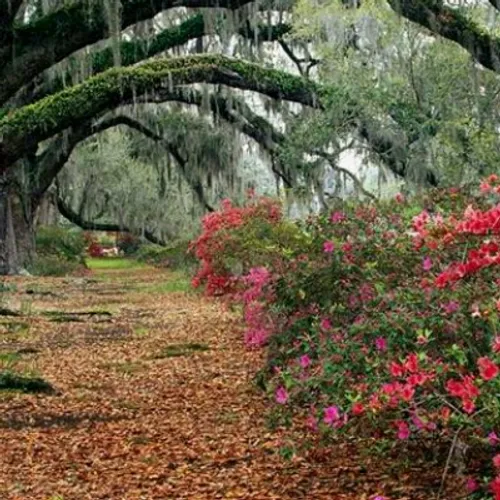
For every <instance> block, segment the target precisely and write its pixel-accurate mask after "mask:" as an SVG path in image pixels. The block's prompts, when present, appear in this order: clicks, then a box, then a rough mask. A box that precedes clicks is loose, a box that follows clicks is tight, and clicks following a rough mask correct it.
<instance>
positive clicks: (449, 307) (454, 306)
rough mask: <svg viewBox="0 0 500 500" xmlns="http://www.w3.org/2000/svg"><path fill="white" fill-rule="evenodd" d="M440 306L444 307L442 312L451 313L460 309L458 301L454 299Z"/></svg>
mask: <svg viewBox="0 0 500 500" xmlns="http://www.w3.org/2000/svg"><path fill="white" fill-rule="evenodd" d="M441 307H442V308H443V309H444V312H445V313H446V314H453V313H454V312H457V311H458V310H459V309H460V302H458V301H456V300H450V301H449V302H448V303H446V304H442V305H441Z"/></svg>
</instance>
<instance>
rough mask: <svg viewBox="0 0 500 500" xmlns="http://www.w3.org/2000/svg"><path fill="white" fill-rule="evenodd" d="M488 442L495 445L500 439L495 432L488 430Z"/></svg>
mask: <svg viewBox="0 0 500 500" xmlns="http://www.w3.org/2000/svg"><path fill="white" fill-rule="evenodd" d="M488 442H489V443H490V444H491V446H496V445H497V444H498V443H500V439H499V438H498V436H497V433H496V432H493V431H492V432H490V433H489V434H488Z"/></svg>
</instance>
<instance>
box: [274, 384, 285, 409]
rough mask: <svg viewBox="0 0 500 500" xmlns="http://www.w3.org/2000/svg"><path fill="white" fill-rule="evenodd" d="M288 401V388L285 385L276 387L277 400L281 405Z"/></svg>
mask: <svg viewBox="0 0 500 500" xmlns="http://www.w3.org/2000/svg"><path fill="white" fill-rule="evenodd" d="M287 401H288V392H286V389H285V388H284V387H283V386H280V387H278V389H276V402H277V403H279V404H280V405H284V404H286V403H287Z"/></svg>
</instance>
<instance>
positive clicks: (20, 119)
mask: <svg viewBox="0 0 500 500" xmlns="http://www.w3.org/2000/svg"><path fill="white" fill-rule="evenodd" d="M202 82H204V83H212V84H223V85H228V86H230V87H235V88H239V89H244V90H252V91H255V92H259V93H262V94H265V95H268V96H269V97H271V98H274V99H286V100H289V101H294V102H297V103H300V104H304V105H307V106H317V105H318V104H319V99H320V98H321V95H322V94H325V93H326V89H324V88H321V87H319V86H318V85H316V84H314V83H312V82H310V81H307V80H304V79H302V78H300V77H297V76H293V75H290V74H287V73H286V72H282V71H278V70H273V69H266V68H262V67H260V66H258V65H255V64H251V63H247V62H243V61H239V60H235V59H229V58H227V57H224V56H216V55H203V56H191V57H183V58H176V59H167V60H161V61H153V62H149V63H147V64H144V65H143V66H140V67H132V68H116V69H111V70H108V71H106V72H105V73H103V74H101V75H98V76H96V77H94V78H91V79H89V80H87V81H85V82H84V83H82V84H80V85H77V86H76V87H72V88H71V89H67V90H64V91H62V92H60V93H58V94H56V95H54V96H49V97H47V98H45V99H42V100H41V101H39V102H38V103H35V104H33V105H29V106H25V107H23V108H21V109H19V110H16V111H14V112H13V113H12V114H11V115H10V116H7V117H4V118H3V119H2V120H0V137H1V138H2V142H1V143H0V171H2V170H5V169H6V168H7V167H9V166H10V165H12V164H13V163H14V162H15V161H16V160H17V159H19V158H20V157H21V156H22V155H23V153H24V151H25V150H26V149H27V148H29V149H32V147H33V145H34V144H37V143H39V142H41V141H43V140H45V139H48V138H50V137H52V136H54V135H55V134H57V133H59V132H61V131H62V130H65V129H66V128H69V127H71V126H74V125H75V124H77V123H81V122H82V121H84V120H88V119H91V118H92V117H94V116H96V115H98V114H100V113H102V112H104V111H106V110H109V109H112V108H115V107H116V106H117V105H119V104H120V103H121V102H123V101H127V100H130V99H133V98H134V97H135V96H137V95H145V94H148V93H151V94H153V93H154V92H155V91H156V90H160V89H165V88H167V89H174V88H175V87H176V86H179V85H189V84H193V83H202Z"/></svg>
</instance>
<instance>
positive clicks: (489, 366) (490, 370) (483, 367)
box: [477, 356, 500, 380]
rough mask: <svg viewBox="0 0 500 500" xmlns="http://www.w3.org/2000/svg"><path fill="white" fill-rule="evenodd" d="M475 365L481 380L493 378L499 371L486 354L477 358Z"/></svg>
mask: <svg viewBox="0 0 500 500" xmlns="http://www.w3.org/2000/svg"><path fill="white" fill-rule="evenodd" d="M477 366H478V367H479V374H480V375H481V378H482V379H483V380H491V379H494V378H495V377H496V376H497V375H498V373H499V372H500V370H499V369H498V366H497V365H496V364H495V363H494V362H493V361H491V359H489V358H487V357H486V356H483V357H482V358H479V359H478V360H477Z"/></svg>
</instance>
